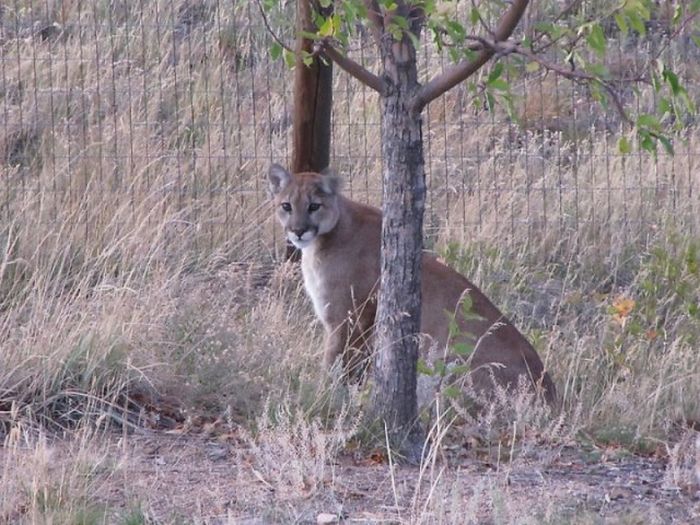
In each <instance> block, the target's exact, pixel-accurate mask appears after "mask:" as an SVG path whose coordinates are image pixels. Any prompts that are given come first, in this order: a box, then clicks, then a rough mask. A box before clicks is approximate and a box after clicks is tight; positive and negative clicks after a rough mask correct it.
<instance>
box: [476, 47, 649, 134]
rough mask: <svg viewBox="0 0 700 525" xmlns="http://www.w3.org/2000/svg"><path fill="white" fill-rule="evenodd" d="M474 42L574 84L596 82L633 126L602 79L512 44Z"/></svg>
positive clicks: (608, 83)
mask: <svg viewBox="0 0 700 525" xmlns="http://www.w3.org/2000/svg"><path fill="white" fill-rule="evenodd" d="M471 38H473V39H474V40H477V41H478V42H480V43H481V44H482V45H483V46H484V47H485V48H488V49H490V50H491V52H492V53H491V54H492V56H493V55H497V56H506V55H511V54H517V55H520V56H523V57H526V58H527V59H528V60H531V61H532V62H536V63H538V64H539V65H540V66H542V67H543V68H544V69H546V70H547V71H552V72H553V73H555V74H557V75H559V76H561V77H564V78H567V79H569V80H572V81H574V82H581V83H582V82H598V83H599V84H600V85H601V87H602V88H603V89H604V90H605V91H606V92H607V93H608V95H610V99H611V100H612V102H613V104H614V105H615V109H616V110H617V112H618V113H619V115H620V118H621V119H622V120H623V121H624V122H625V123H627V124H630V125H632V126H634V120H633V119H632V117H630V116H629V114H628V113H627V111H625V107H624V104H623V103H622V100H620V94H619V93H618V92H617V90H616V89H615V86H614V85H613V84H612V83H610V82H608V81H606V80H603V79H600V78H598V77H596V76H595V75H592V74H590V73H586V72H585V71H581V70H579V69H570V68H567V67H565V66H562V65H559V64H555V63H553V62H550V61H548V60H546V59H544V58H543V57H542V56H541V55H539V54H538V53H535V52H532V51H531V50H529V49H527V48H525V47H523V46H522V45H520V44H517V43H513V42H492V41H489V40H486V39H485V38H480V37H471ZM639 80H641V79H639V78H634V79H630V80H629V81H639Z"/></svg>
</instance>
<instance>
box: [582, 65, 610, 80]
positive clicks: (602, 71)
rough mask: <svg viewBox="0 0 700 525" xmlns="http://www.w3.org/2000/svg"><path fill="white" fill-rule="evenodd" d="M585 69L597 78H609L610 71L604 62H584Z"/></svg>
mask: <svg viewBox="0 0 700 525" xmlns="http://www.w3.org/2000/svg"><path fill="white" fill-rule="evenodd" d="M586 71H588V72H589V73H593V74H594V75H595V76H597V77H598V78H602V79H607V78H610V71H608V68H607V67H605V64H599V63H596V62H592V63H588V64H586Z"/></svg>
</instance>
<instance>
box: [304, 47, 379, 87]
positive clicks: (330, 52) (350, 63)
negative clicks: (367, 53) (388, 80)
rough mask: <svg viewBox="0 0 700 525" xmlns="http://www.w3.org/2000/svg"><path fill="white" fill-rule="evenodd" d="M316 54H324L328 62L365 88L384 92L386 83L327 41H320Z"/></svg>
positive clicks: (315, 49) (315, 48)
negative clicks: (331, 62) (336, 65)
mask: <svg viewBox="0 0 700 525" xmlns="http://www.w3.org/2000/svg"><path fill="white" fill-rule="evenodd" d="M314 53H315V54H322V55H323V56H324V57H326V58H327V59H328V60H332V61H333V62H335V63H336V64H338V66H339V67H340V68H341V69H343V70H344V71H345V72H346V73H349V74H350V75H352V76H353V77H355V78H356V79H357V80H359V81H360V82H362V83H363V84H364V85H365V86H367V87H370V88H372V89H373V90H375V91H376V92H378V93H380V94H381V93H383V92H384V81H383V80H382V79H381V78H379V77H378V76H377V75H375V74H374V73H372V72H371V71H369V70H368V69H367V68H365V67H364V66H362V65H361V64H358V63H357V62H355V61H354V60H353V59H351V58H350V57H348V56H346V55H343V54H342V53H341V52H340V51H338V50H337V49H336V48H334V47H333V45H332V44H331V43H330V42H329V41H328V40H326V39H323V40H319V41H318V42H316V44H315V46H314Z"/></svg>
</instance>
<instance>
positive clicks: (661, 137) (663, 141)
mask: <svg viewBox="0 0 700 525" xmlns="http://www.w3.org/2000/svg"><path fill="white" fill-rule="evenodd" d="M657 138H658V139H659V142H661V144H662V145H663V147H664V149H665V150H666V153H668V154H669V155H673V142H671V139H669V138H668V137H666V136H664V135H659V136H658V137H657Z"/></svg>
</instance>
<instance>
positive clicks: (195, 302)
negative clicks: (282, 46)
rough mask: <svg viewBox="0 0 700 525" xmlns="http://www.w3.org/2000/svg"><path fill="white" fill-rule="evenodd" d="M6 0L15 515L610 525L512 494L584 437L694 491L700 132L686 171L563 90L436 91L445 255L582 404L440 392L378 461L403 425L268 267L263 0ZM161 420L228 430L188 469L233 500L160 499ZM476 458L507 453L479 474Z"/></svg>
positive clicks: (359, 109) (372, 123)
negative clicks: (419, 428)
mask: <svg viewBox="0 0 700 525" xmlns="http://www.w3.org/2000/svg"><path fill="white" fill-rule="evenodd" d="M11 4H12V5H10V6H5V5H3V6H2V7H0V13H2V15H1V16H0V26H1V27H2V33H0V48H1V49H2V53H3V54H2V57H1V59H2V66H1V67H2V70H0V114H2V115H3V117H2V124H1V125H0V129H2V134H1V135H0V216H1V217H2V222H1V223H0V435H2V436H3V437H4V440H5V441H4V447H3V448H2V449H0V457H1V458H2V480H1V482H0V486H1V487H2V489H0V505H1V507H0V520H4V521H12V522H25V523H103V522H110V523H111V522H115V523H134V524H136V523H156V522H158V523H159V522H166V523H167V522H174V521H177V520H178V519H182V520H185V521H190V520H195V521H199V522H202V523H205V522H207V523H218V522H222V523H223V522H226V520H228V521H230V522H237V521H236V520H237V519H239V518H240V519H243V518H242V517H246V516H248V517H251V519H258V520H261V521H262V522H265V521H268V522H269V521H278V522H289V521H313V520H314V519H315V515H316V514H317V513H318V512H320V511H325V512H330V513H331V514H334V513H336V514H342V512H346V510H343V508H344V507H347V508H348V509H350V510H348V512H349V511H352V512H353V513H355V514H357V515H360V516H363V518H362V519H364V520H365V521H368V522H373V521H380V520H383V519H390V520H395V521H400V522H406V523H409V522H410V523H434V522H443V523H452V522H464V521H465V520H467V521H468V520H473V521H477V520H479V519H485V518H488V519H491V520H493V521H494V522H499V523H511V522H519V523H527V522H533V523H535V522H550V523H557V522H561V521H560V520H559V518H560V517H561V516H568V517H572V516H573V518H571V520H572V522H576V523H579V522H580V523H588V522H595V511H596V509H598V507H596V506H595V505H594V506H592V507H591V508H588V507H586V508H584V509H583V510H581V508H580V507H576V506H575V505H574V506H573V507H571V501H570V496H569V499H567V497H565V496H562V495H558V496H556V497H554V496H552V498H553V499H547V498H546V497H545V496H547V495H550V496H551V495H552V494H553V492H556V490H555V489H554V485H553V484H547V483H545V484H543V485H541V486H539V485H538V488H537V490H535V491H534V493H533V492H529V493H528V492H527V490H523V491H519V489H518V490H516V489H514V488H511V486H510V481H511V480H512V479H517V476H525V474H524V473H525V472H526V471H528V469H530V470H532V469H535V470H538V469H539V470H542V471H543V470H545V469H546V468H549V467H551V466H552V465H555V464H556V463H557V461H558V460H559V459H560V458H561V457H562V454H563V451H564V450H565V449H567V447H569V446H572V445H575V446H576V447H580V448H581V449H584V450H591V449H592V450H594V451H596V453H597V451H600V450H604V451H606V450H608V449H609V448H612V449H619V448H621V449H623V450H626V451H633V452H643V453H653V454H656V455H657V456H658V457H661V458H662V459H663V462H664V468H665V469H666V474H665V476H666V477H665V483H666V486H667V487H668V490H677V491H680V492H681V493H682V492H683V491H686V492H687V491H690V490H694V489H693V488H692V487H694V486H695V485H694V483H695V484H697V483H700V480H695V481H694V476H696V477H697V474H696V473H694V470H693V469H697V458H696V456H695V455H694V454H697V453H698V452H697V450H696V449H697V447H698V445H696V444H695V441H694V434H693V433H692V431H689V430H687V428H686V425H687V423H691V424H693V422H694V423H695V424H697V422H698V421H700V406H699V404H698V400H699V399H700V362H699V360H698V358H697V351H696V349H697V346H698V341H700V319H699V317H698V316H699V315H700V314H699V313H698V310H697V305H698V303H699V302H700V296H698V290H700V274H699V271H700V270H698V260H699V259H700V244H699V242H698V232H700V223H699V222H698V216H700V210H699V209H698V201H697V197H696V194H697V191H698V188H700V179H699V178H698V173H697V166H696V160H695V157H694V156H693V154H692V152H694V151H696V150H697V149H698V137H697V132H696V131H693V130H690V131H688V133H687V136H686V142H680V143H679V144H680V146H679V147H678V148H677V149H678V154H677V155H676V157H674V158H669V157H664V156H659V158H658V159H654V158H650V157H644V156H637V155H636V154H633V155H629V156H626V157H623V156H619V155H616V154H615V146H614V144H612V142H611V139H610V138H609V137H608V136H607V135H606V134H605V133H603V132H602V131H601V129H600V128H596V127H591V130H590V133H589V129H588V125H589V124H590V125H591V126H593V124H595V123H592V122H591V120H590V119H589V118H588V117H589V116H587V115H586V113H588V112H590V108H589V107H588V106H586V105H580V104H578V102H577V100H573V103H572V98H571V97H572V95H571V92H570V91H569V88H568V87H567V86H562V85H560V84H557V83H554V82H552V81H551V80H549V79H547V80H546V82H545V83H544V84H537V87H538V89H528V87H529V85H528V83H527V82H534V81H533V80H532V79H530V80H528V81H527V82H525V83H524V84H523V85H522V86H518V90H521V89H522V91H523V93H526V94H527V96H523V98H522V99H519V103H520V104H521V106H519V107H520V110H521V111H522V113H523V116H524V117H523V120H524V121H525V122H526V128H527V129H525V130H519V129H517V128H516V127H515V126H513V125H509V124H504V123H503V122H502V121H500V115H492V114H489V113H488V112H487V111H485V110H484V109H483V108H479V109H474V106H473V104H472V100H471V99H470V97H469V95H468V93H467V92H466V91H455V92H453V93H450V94H448V95H447V96H446V97H444V99H442V100H440V101H437V102H436V103H435V105H434V106H431V109H430V111H429V112H428V114H427V115H426V123H427V126H426V144H427V150H426V153H427V157H426V158H427V168H428V174H429V178H430V187H431V200H430V210H429V213H428V216H427V218H426V223H427V228H426V229H427V233H428V235H429V242H430V243H431V246H434V247H435V249H436V250H438V251H439V252H440V253H442V255H443V256H444V258H445V259H447V261H448V262H449V263H450V264H452V265H454V266H455V267H457V268H459V269H460V270H462V271H464V273H466V274H468V275H469V276H470V277H471V278H472V279H473V280H474V281H475V282H476V283H477V284H479V285H480V286H481V287H482V288H483V289H484V290H485V291H486V292H487V293H488V294H489V295H490V296H491V297H492V298H493V299H494V301H495V302H496V303H497V304H499V305H500V306H502V307H503V309H504V310H505V311H507V312H509V314H511V316H512V317H514V318H515V319H516V321H517V324H518V325H519V326H520V327H521V328H522V329H523V330H524V331H525V332H526V333H527V334H528V336H529V337H530V339H531V340H533V342H534V343H535V345H536V346H537V348H538V351H539V352H540V353H541V355H542V356H543V358H544V359H545V361H546V362H547V366H548V368H549V369H550V370H551V371H552V374H553V376H554V379H555V382H556V383H557V385H558V388H559V392H560V394H561V398H562V410H561V412H560V413H559V414H558V415H556V416H552V415H551V414H548V413H546V412H543V411H542V410H541V407H539V408H538V407H532V406H531V405H530V404H525V403H523V404H518V403H516V404H515V405H514V406H513V405H511V406H510V409H509V411H505V410H495V409H494V411H491V412H488V411H487V412H485V413H484V414H482V415H481V416H479V417H478V418H476V419H474V418H473V417H472V416H470V415H469V414H468V413H467V412H465V411H462V410H461V407H459V406H452V407H449V408H446V405H443V406H438V407H437V408H438V410H436V414H438V417H436V418H435V419H434V420H433V423H434V424H433V426H432V427H431V444H432V447H431V448H429V449H427V450H426V459H425V461H424V463H423V465H422V466H421V468H420V469H419V470H417V471H411V470H406V469H404V468H400V467H396V466H395V465H393V464H392V465H386V464H385V463H384V461H385V460H386V459H387V458H386V452H383V451H381V450H382V436H371V435H370V434H369V433H368V432H367V431H366V429H364V428H362V426H361V425H360V424H359V423H358V421H359V419H358V418H359V414H360V412H361V401H362V399H363V392H355V391H348V389H346V388H342V387H339V386H338V385H335V384H332V382H329V381H328V380H327V379H325V378H324V377H323V374H322V373H321V371H320V369H319V366H318V363H319V361H320V354H321V349H320V344H321V334H320V327H319V326H318V323H317V322H316V321H315V319H314V316H313V314H312V311H311V309H310V307H309V305H308V302H307V301H306V299H305V297H304V291H303V288H302V287H301V285H300V283H299V281H300V279H299V275H298V269H296V268H295V267H294V266H293V265H280V264H276V263H275V261H276V260H278V256H279V254H280V246H279V242H278V237H277V233H276V225H275V224H273V222H272V221H271V219H270V213H269V210H268V209H267V207H266V204H265V194H264V184H263V181H262V176H261V174H262V173H263V172H264V169H265V168H266V167H267V165H268V163H269V162H270V160H276V161H279V160H280V159H282V158H284V157H285V156H286V155H287V151H288V133H289V116H288V113H287V108H288V105H289V104H288V98H289V97H288V90H289V78H290V77H289V75H288V74H282V73H281V70H280V69H279V67H278V65H273V64H269V63H268V58H267V55H266V53H264V52H263V50H262V49H261V48H260V46H261V45H262V44H261V42H263V37H262V34H263V33H262V31H261V30H260V27H258V26H256V25H255V24H254V23H251V22H250V20H251V18H250V16H249V15H250V12H249V8H248V6H247V5H246V4H245V3H236V4H235V5H234V6H233V7H230V6H223V5H219V3H217V2H209V1H201V2H178V1H168V0H159V1H158V2H153V3H151V4H149V6H150V7H149V8H148V9H145V10H144V11H143V12H142V11H141V8H137V7H133V6H136V5H137V4H133V6H132V7H129V5H131V4H129V3H117V4H115V3H107V2H101V1H95V2H90V3H87V5H86V3H84V2H69V1H63V2H48V3H46V4H41V5H39V4H38V3H32V2H20V1H18V2H13V3H11ZM139 5H140V4H139ZM278 21H279V20H278ZM52 22H55V23H56V24H57V25H56V26H50V25H49V24H50V23H52ZM51 28H53V29H51ZM358 53H359V51H358ZM364 58H365V59H366V60H369V61H371V57H369V56H366V57H364ZM427 67H428V66H426V68H427ZM426 73H427V69H426ZM336 88H337V96H336V100H335V103H336V115H337V117H336V119H335V121H334V128H333V129H334V131H333V133H334V136H333V144H334V148H335V151H334V158H335V164H336V168H337V169H338V171H339V172H341V173H342V174H344V175H346V176H348V178H349V179H350V180H349V181H348V183H347V185H346V186H347V189H348V191H349V192H350V193H351V194H352V195H354V196H355V197H356V198H358V199H361V200H365V201H369V202H374V203H376V202H377V200H378V188H379V176H378V174H379V172H380V166H381V162H380V159H379V151H378V143H379V141H378V131H379V127H378V123H379V120H378V119H379V115H378V109H377V105H376V99H375V98H374V97H373V96H372V95H370V94H369V93H367V92H366V91H363V90H360V89H356V88H354V87H352V86H351V84H350V83H348V82H347V79H346V78H345V77H344V76H342V75H339V76H338V79H337V81H336ZM557 90H563V91H565V92H566V96H563V97H561V98H560V99H557V100H558V101H559V102H560V104H559V102H558V103H557V104H547V105H545V104H544V102H545V101H547V100H549V99H551V97H550V96H549V95H550V94H551V92H552V91H554V92H555V93H557V92H558V91H557ZM538 107H539V109H538ZM541 110H543V111H544V113H543V112H542V111H541ZM564 116H565V118H564ZM525 117H526V118H525ZM566 119H571V120H572V121H573V122H574V123H575V124H576V126H574V127H573V128H572V129H573V131H572V129H569V128H567V129H563V128H562V127H561V126H560V124H561V122H562V120H566ZM587 119H588V120H587ZM582 123H586V125H585V126H584V125H583V124H582ZM541 128H548V131H546V132H543V131H542V130H541ZM475 130H476V131H475ZM584 131H585V133H584ZM625 301H628V302H626V303H625ZM629 301H633V302H629ZM625 305H627V306H625ZM148 428H150V429H156V430H158V431H159V432H160V431H162V430H163V429H168V430H169V431H170V432H171V434H168V436H172V435H173V434H172V433H174V435H175V436H178V438H179V437H182V438H183V442H187V443H191V442H195V443H196V442H198V441H197V440H198V439H200V437H201V435H202V434H205V435H206V436H207V439H210V440H213V441H215V442H216V443H218V444H221V443H223V445H221V446H223V447H224V450H225V451H229V448H227V447H229V446H231V447H234V445H231V444H230V443H229V441H227V440H229V439H234V438H231V436H232V435H235V436H236V437H235V440H234V441H235V452H230V453H229V452H227V454H228V455H225V458H226V460H227V462H225V463H219V461H222V460H218V459H212V458H211V457H204V458H202V457H200V456H197V453H198V452H197V453H195V452H193V457H192V458H190V459H188V460H187V461H186V462H185V464H186V469H185V471H186V472H196V473H197V474H196V475H194V477H193V479H194V481H192V482H191V483H192V485H193V486H196V487H207V486H210V485H211V478H212V476H214V479H216V480H217V487H218V488H217V489H216V490H214V489H211V491H214V492H215V493H214V492H211V493H207V492H206V491H205V490H204V489H201V490H200V488H198V489H197V490H192V493H191V494H190V493H189V492H190V491H188V490H186V489H182V490H178V491H177V497H176V498H174V499H175V500H176V501H177V504H176V503H173V504H172V507H173V508H170V509H169V508H168V505H169V502H167V501H164V500H162V499H159V496H158V494H157V491H158V490H166V491H167V490H168V487H169V486H170V485H168V484H171V485H172V486H180V484H181V482H182V479H183V477H185V474H184V473H183V472H184V471H183V470H179V471H178V470H177V468H178V467H177V465H178V464H179V463H178V461H179V460H173V461H172V464H171V463H168V462H169V461H170V460H169V459H166V463H165V464H160V463H158V462H157V461H156V460H151V459H150V458H149V457H146V458H144V457H142V456H141V455H143V454H144V452H143V450H141V448H142V445H141V444H140V442H139V441H138V439H139V438H138V436H139V435H140V434H139V433H140V432H143V431H144V430H143V429H148ZM115 429H117V430H119V432H121V433H118V434H115ZM155 435H156V436H158V435H159V434H155ZM160 435H161V436H163V434H160ZM62 437H70V439H69V440H64V439H61V438H62ZM149 439H150V438H149ZM153 439H156V438H153ZM157 439H160V438H157ZM163 439H165V438H163ZM178 443H179V444H178V445H177V446H178V447H181V446H182V443H181V442H178ZM158 446H160V445H156V446H155V447H156V449H157V447H158ZM207 446H208V445H207ZM217 446H219V445H217ZM193 447H194V445H193ZM372 447H378V448H377V449H373V448H372ZM693 447H695V448H693ZM195 448H196V447H195ZM173 449H175V445H173ZM370 450H375V452H374V453H371V452H370ZM378 451H379V452H378ZM205 456H206V454H205ZM159 457H160V456H159ZM178 457H179V456H178ZM188 457H189V456H188ZM368 458H369V459H368ZM371 458H374V459H371ZM465 458H467V459H466V460H465ZM474 458H477V459H478V461H479V462H482V464H487V465H491V466H493V470H491V471H489V473H488V474H487V475H485V474H484V472H483V471H478V468H477V467H474V464H473V463H471V465H472V467H473V469H472V470H471V471H469V472H467V473H466V474H465V473H464V471H463V469H467V470H469V468H472V467H465V464H467V463H465V461H467V462H473V461H474ZM154 461H155V463H154ZM183 461H185V460H183ZM694 461H695V463H694ZM349 463H350V464H349ZM198 465H206V468H205V467H201V468H200V469H199V470H198V467H197V466H198ZM358 465H359V466H358ZM159 469H161V470H162V472H161V470H159ZM146 473H148V474H146ZM161 474H162V476H164V477H163V478H159V477H158V476H160V475H161ZM465 476H466V477H465ZM164 479H167V482H166V481H163V480H164ZM543 479H544V478H543ZM227 483H228V484H227ZM524 485H525V486H526V488H527V485H528V483H525V484H524ZM125 486H128V487H131V488H130V489H128V490H126V489H123V487H125ZM164 487H165V488H164ZM231 487H233V488H231ZM230 490H233V491H234V494H237V496H232V495H231V492H230ZM358 494H359V495H358ZM533 494H534V495H533ZM674 494H675V492H674ZM560 496H561V497H560ZM533 497H534V498H541V501H540V502H539V503H538V504H537V505H533V506H532V507H531V508H530V507H528V509H529V510H528V511H527V512H525V513H523V512H522V511H521V509H522V505H523V502H528V500H532V499H533ZM193 498H194V499H193ZM353 498H355V499H353ZM195 500H196V503H193V501H195ZM353 501H357V503H356V504H355V505H354V504H352V502H353ZM192 505H195V506H192ZM208 505H211V506H210V507H208ZM353 505H354V506H353ZM363 505H365V508H362V506H363ZM208 509H209V510H208ZM211 509H216V511H214V510H211ZM572 509H573V510H572ZM577 509H578V510H577ZM579 510H581V513H579ZM659 512H661V511H659ZM590 513H593V516H592V517H591V516H590ZM214 515H216V517H212V516H214ZM577 515H580V516H582V518H581V520H580V521H576V520H575V519H574V518H575V517H576V516H577ZM652 515H653V513H652ZM659 516H662V517H663V516H665V515H663V514H659ZM567 519H569V518H567ZM660 519H661V518H660Z"/></svg>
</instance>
